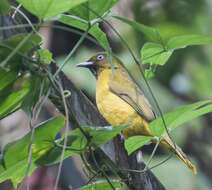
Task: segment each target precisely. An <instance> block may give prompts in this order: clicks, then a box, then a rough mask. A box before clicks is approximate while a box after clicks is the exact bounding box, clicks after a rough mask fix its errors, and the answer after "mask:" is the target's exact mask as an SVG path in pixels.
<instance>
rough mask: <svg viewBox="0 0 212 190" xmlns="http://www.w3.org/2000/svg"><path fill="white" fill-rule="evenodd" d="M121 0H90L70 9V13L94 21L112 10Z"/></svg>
mask: <svg viewBox="0 0 212 190" xmlns="http://www.w3.org/2000/svg"><path fill="white" fill-rule="evenodd" d="M118 1H119V0H101V1H99V0H88V1H87V2H86V3H83V4H81V5H79V6H77V7H76V8H73V9H71V10H70V11H69V14H71V15H74V16H77V17H79V18H81V19H84V20H86V21H92V20H94V19H96V18H99V17H100V16H102V15H103V14H104V13H105V12H107V11H108V10H110V9H111V8H112V7H113V6H114V5H115V4H116V3H117V2H118Z"/></svg>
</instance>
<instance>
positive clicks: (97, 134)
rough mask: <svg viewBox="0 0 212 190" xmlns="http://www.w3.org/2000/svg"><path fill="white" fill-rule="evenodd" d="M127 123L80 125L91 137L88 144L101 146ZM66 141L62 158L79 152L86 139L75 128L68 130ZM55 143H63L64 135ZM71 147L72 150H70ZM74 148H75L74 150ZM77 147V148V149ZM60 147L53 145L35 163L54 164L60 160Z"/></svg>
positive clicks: (84, 145)
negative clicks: (65, 148)
mask: <svg viewBox="0 0 212 190" xmlns="http://www.w3.org/2000/svg"><path fill="white" fill-rule="evenodd" d="M125 127H127V125H123V126H107V127H89V126H86V127H82V129H83V130H84V132H85V133H87V134H89V136H90V137H91V142H90V145H92V144H93V145H94V144H95V147H96V146H98V147H99V146H101V145H103V144H105V143H107V142H108V141H110V140H111V139H112V138H113V137H115V136H116V135H117V134H119V133H120V132H121V131H122V130H123V129H124V128H125ZM67 138H68V141H67V147H69V148H70V149H68V148H67V150H66V151H65V155H64V159H65V158H67V157H69V156H71V155H72V154H76V153H81V152H82V151H83V150H84V148H86V145H87V139H86V138H85V136H84V134H83V133H82V132H81V131H80V130H79V129H75V130H73V131H70V133H69V135H68V137H67ZM56 143H59V144H60V145H61V146H62V145H63V144H64V137H63V138H61V139H58V140H57V141H56ZM71 149H72V150H71ZM74 149H76V150H74ZM77 149H79V150H77ZM80 149H81V150H80ZM61 153H62V147H58V146H55V147H53V148H52V149H51V150H50V151H49V152H47V153H46V154H45V155H44V156H43V157H41V158H40V159H39V160H37V162H36V163H37V164H40V165H51V164H56V163H58V162H60V161H61Z"/></svg>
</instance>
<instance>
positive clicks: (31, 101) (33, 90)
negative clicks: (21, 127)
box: [21, 74, 45, 118]
mask: <svg viewBox="0 0 212 190" xmlns="http://www.w3.org/2000/svg"><path fill="white" fill-rule="evenodd" d="M44 79H45V78H44V77H43V76H39V75H34V74H31V75H30V77H29V78H28V80H29V82H30V91H29V93H28V94H27V96H26V97H25V98H24V100H23V102H22V106H21V108H22V109H23V110H24V111H25V113H26V114H27V115H28V116H29V118H31V117H32V110H33V107H34V106H35V104H36V103H37V101H38V99H39V98H40V96H42V95H43V94H41V92H40V90H41V89H42V87H41V86H42V82H43V81H44ZM43 84H44V83H43ZM44 89H45V87H44Z"/></svg>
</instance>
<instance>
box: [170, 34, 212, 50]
mask: <svg viewBox="0 0 212 190" xmlns="http://www.w3.org/2000/svg"><path fill="white" fill-rule="evenodd" d="M203 44H212V38H211V37H207V36H203V35H182V36H176V37H173V38H171V39H170V40H169V41H168V43H167V48H168V50H174V49H178V48H185V47H186V46H191V45H203Z"/></svg>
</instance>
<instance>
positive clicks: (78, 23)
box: [59, 16, 110, 51]
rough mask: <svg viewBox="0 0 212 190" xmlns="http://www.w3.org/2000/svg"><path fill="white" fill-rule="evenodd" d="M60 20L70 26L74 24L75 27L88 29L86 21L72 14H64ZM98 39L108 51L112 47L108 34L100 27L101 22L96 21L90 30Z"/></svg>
mask: <svg viewBox="0 0 212 190" xmlns="http://www.w3.org/2000/svg"><path fill="white" fill-rule="evenodd" d="M59 21H60V22H62V23H64V24H67V25H69V26H73V27H75V28H78V29H81V30H83V31H86V30H87V29H88V23H87V22H86V21H85V22H83V21H81V20H77V19H75V18H72V17H70V16H62V17H61V18H60V19H59ZM88 32H89V34H91V35H92V36H93V37H94V38H96V40H97V41H98V42H99V43H100V45H101V46H102V47H103V48H104V49H105V50H106V51H107V50H109V49H110V45H109V43H108V40H107V37H106V34H105V33H104V32H103V31H102V30H101V29H100V28H99V24H98V23H95V24H94V25H92V27H91V28H90V30H89V31H88Z"/></svg>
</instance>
